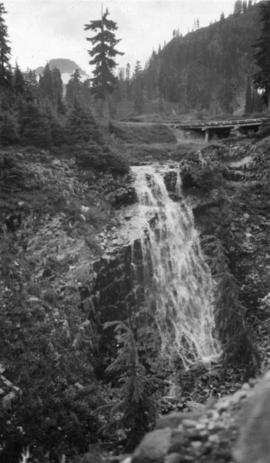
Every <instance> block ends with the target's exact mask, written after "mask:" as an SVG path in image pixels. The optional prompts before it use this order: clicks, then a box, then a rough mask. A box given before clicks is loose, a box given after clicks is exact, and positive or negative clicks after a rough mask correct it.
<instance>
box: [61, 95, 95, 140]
mask: <svg viewBox="0 0 270 463" xmlns="http://www.w3.org/2000/svg"><path fill="white" fill-rule="evenodd" d="M66 134H67V135H66V136H67V142H68V143H69V144H70V145H74V144H75V145H76V144H77V145H85V144H88V143H97V144H100V143H101V142H102V138H101V134H100V132H99V130H98V126H97V124H96V122H95V120H94V118H93V116H92V114H91V113H90V111H89V110H88V111H87V110H86V109H84V108H82V107H81V106H80V105H79V103H78V102H76V101H75V103H74V107H73V109H72V111H71V112H70V114H69V116H68V118H67V123H66Z"/></svg>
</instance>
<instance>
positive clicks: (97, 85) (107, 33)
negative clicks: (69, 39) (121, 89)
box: [84, 10, 123, 100]
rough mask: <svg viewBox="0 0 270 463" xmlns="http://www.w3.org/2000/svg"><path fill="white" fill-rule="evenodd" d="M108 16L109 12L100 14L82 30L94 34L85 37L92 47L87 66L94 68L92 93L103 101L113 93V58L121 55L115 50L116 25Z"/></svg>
mask: <svg viewBox="0 0 270 463" xmlns="http://www.w3.org/2000/svg"><path fill="white" fill-rule="evenodd" d="M108 15H109V11H108V10H106V12H105V13H104V14H103V13H102V14H101V19H99V20H95V21H90V23H89V24H86V25H85V26H84V30H86V31H88V30H90V31H94V32H96V34H95V35H94V36H93V37H87V39H86V40H88V41H89V42H91V43H92V45H93V48H92V49H91V50H89V51H88V53H89V55H90V56H91V57H92V59H91V60H90V62H89V64H91V65H94V66H95V69H94V71H93V75H94V77H93V78H92V85H93V92H94V94H95V96H96V97H97V98H101V99H103V100H104V99H106V97H107V95H108V94H110V93H111V92H112V91H113V88H114V86H115V84H116V81H117V79H116V77H115V76H114V74H113V71H114V69H115V67H116V66H117V63H116V61H115V59H114V58H115V57H116V56H117V55H123V53H122V52H119V51H118V50H117V49H116V48H115V47H116V45H117V44H118V43H119V42H120V40H118V39H116V37H115V31H116V30H117V25H116V23H115V22H114V21H111V20H109V19H108Z"/></svg>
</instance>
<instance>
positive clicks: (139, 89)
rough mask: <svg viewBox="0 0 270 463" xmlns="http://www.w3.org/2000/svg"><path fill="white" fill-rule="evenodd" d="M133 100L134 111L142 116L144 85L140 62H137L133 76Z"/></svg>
mask: <svg viewBox="0 0 270 463" xmlns="http://www.w3.org/2000/svg"><path fill="white" fill-rule="evenodd" d="M133 98H134V109H135V111H136V112H137V113H138V114H141V113H142V112H143V109H144V83H143V72H142V67H141V63H140V61H137V62H136V66H135V69H134V74H133Z"/></svg>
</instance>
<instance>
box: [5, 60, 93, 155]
mask: <svg viewBox="0 0 270 463" xmlns="http://www.w3.org/2000/svg"><path fill="white" fill-rule="evenodd" d="M90 105H91V92H90V86H89V82H88V81H87V82H84V83H83V82H81V80H80V74H79V71H75V72H74V74H73V75H72V77H71V79H70V81H69V83H68V84H67V88H66V94H65V97H64V93H63V82H62V79H61V74H60V71H59V70H58V69H56V68H55V69H50V68H49V65H46V66H45V68H44V72H43V75H41V76H40V78H38V77H37V76H36V74H35V72H34V71H28V72H26V73H24V74H23V73H22V72H21V70H20V68H19V67H18V66H16V68H15V70H14V71H12V70H11V69H10V68H9V70H8V74H7V79H6V83H5V85H4V86H2V88H1V91H0V108H1V115H0V143H1V145H10V144H22V145H34V146H37V147H40V148H50V147H52V146H56V147H60V146H63V145H69V146H70V145H73V144H74V143H79V142H81V141H84V142H90V141H93V142H97V143H100V142H101V134H100V133H99V130H98V127H97V124H96V123H95V121H94V118H93V116H92V114H91V111H90V110H89V107H90Z"/></svg>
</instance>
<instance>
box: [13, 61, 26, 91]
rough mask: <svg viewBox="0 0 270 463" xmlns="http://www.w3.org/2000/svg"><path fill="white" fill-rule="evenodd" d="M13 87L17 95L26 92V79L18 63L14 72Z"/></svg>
mask: <svg viewBox="0 0 270 463" xmlns="http://www.w3.org/2000/svg"><path fill="white" fill-rule="evenodd" d="M12 87H13V90H14V92H15V94H16V95H17V96H18V95H23V94H24V93H25V81H24V77H23V74H22V72H21V70H20V68H19V66H18V64H16V67H15V71H14V74H13V82H12Z"/></svg>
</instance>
